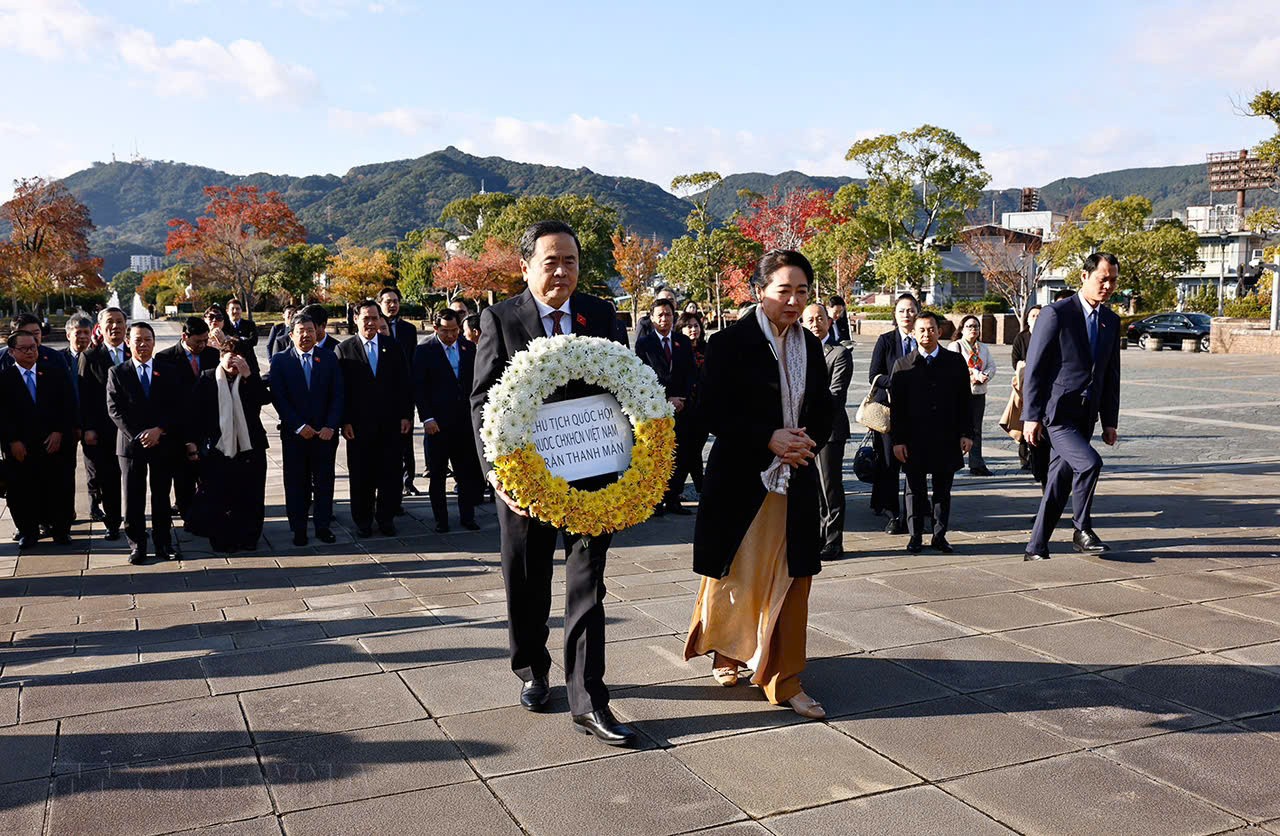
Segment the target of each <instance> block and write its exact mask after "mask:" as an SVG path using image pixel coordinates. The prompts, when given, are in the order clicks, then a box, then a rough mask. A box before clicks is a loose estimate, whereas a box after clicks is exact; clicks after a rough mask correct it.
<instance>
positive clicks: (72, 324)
mask: <svg viewBox="0 0 1280 836" xmlns="http://www.w3.org/2000/svg"><path fill="white" fill-rule="evenodd" d="M92 327H93V320H92V319H90V318H89V315H88V314H87V313H85V312H84V311H76V312H75V313H73V314H72V315H71V316H69V317H67V328H66V331H67V336H68V337H70V336H71V335H72V334H73V333H74V332H75V330H76V329H77V328H92Z"/></svg>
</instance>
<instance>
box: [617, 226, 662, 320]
mask: <svg viewBox="0 0 1280 836" xmlns="http://www.w3.org/2000/svg"><path fill="white" fill-rule="evenodd" d="M661 253H662V244H661V242H659V241H658V239H657V238H641V237H640V236H639V235H636V234H634V233H631V232H624V231H623V230H622V229H621V228H619V229H618V230H617V231H616V232H614V233H613V268H614V269H615V270H617V271H618V276H619V277H620V278H621V279H622V289H623V290H624V291H625V292H627V293H629V294H630V295H631V319H632V321H633V322H634V321H635V320H636V317H637V316H639V312H640V293H641V291H643V290H644V289H645V287H646V286H647V285H648V283H649V280H650V279H652V278H653V275H654V273H656V272H657V271H658V256H659V255H660V254H661Z"/></svg>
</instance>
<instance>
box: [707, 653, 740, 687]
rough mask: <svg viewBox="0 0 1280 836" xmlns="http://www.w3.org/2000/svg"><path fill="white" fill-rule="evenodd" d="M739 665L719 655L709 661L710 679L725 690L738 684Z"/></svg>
mask: <svg viewBox="0 0 1280 836" xmlns="http://www.w3.org/2000/svg"><path fill="white" fill-rule="evenodd" d="M740 667H741V664H740V663H738V662H735V661H733V660H732V659H730V658H728V657H726V656H721V655H720V654H719V653H717V654H716V655H715V657H714V658H713V659H712V660H711V677H712V678H713V679H715V681H716V682H719V683H720V684H721V685H723V686H724V687H726V688H732V687H733V686H734V685H737V684H738V668H740Z"/></svg>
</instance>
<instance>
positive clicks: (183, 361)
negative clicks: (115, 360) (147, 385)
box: [156, 316, 251, 515]
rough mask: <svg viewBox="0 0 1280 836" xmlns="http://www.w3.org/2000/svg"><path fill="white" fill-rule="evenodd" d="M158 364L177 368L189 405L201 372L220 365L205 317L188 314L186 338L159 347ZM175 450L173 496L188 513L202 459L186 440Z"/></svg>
mask: <svg viewBox="0 0 1280 836" xmlns="http://www.w3.org/2000/svg"><path fill="white" fill-rule="evenodd" d="M237 339H238V338H237ZM250 350H251V349H250ZM156 364H157V366H159V367H160V368H168V369H169V370H170V371H172V372H173V375H174V378H175V379H176V381H177V384H178V387H179V389H180V390H181V391H180V393H179V395H178V397H179V402H180V403H182V404H183V405H184V406H185V404H186V403H187V399H188V398H190V396H191V392H192V391H193V390H194V389H195V385H196V381H197V380H199V379H200V375H202V374H204V373H205V372H206V371H208V370H210V369H216V368H217V367H218V350H217V349H216V348H210V347H209V323H207V322H205V321H204V319H203V318H202V317H198V316H189V317H187V321H186V322H184V323H183V324H182V339H180V340H179V341H178V342H177V343H176V344H174V345H171V346H169V347H168V348H166V349H164V350H162V351H157V352H156ZM173 453H174V459H173V496H174V499H175V500H176V503H175V504H176V505H177V506H178V513H179V514H184V515H185V514H186V513H187V509H188V508H190V507H191V499H192V497H194V496H195V495H196V479H197V478H198V477H199V475H200V463H199V462H196V461H192V460H190V459H189V458H188V457H187V454H186V450H185V449H184V445H182V444H175V445H173Z"/></svg>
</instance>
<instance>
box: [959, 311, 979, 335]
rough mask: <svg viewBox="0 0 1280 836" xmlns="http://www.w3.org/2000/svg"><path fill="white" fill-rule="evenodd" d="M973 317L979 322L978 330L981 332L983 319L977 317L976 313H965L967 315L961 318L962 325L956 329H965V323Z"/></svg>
mask: <svg viewBox="0 0 1280 836" xmlns="http://www.w3.org/2000/svg"><path fill="white" fill-rule="evenodd" d="M971 319H972V320H973V321H974V322H976V323H978V331H979V332H981V331H982V320H981V319H978V317H977V316H976V315H975V314H967V315H965V317H964V318H963V319H961V320H960V327H959V328H957V329H956V330H957V331H963V330H964V324H965V323H966V322H968V321H969V320H971Z"/></svg>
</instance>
